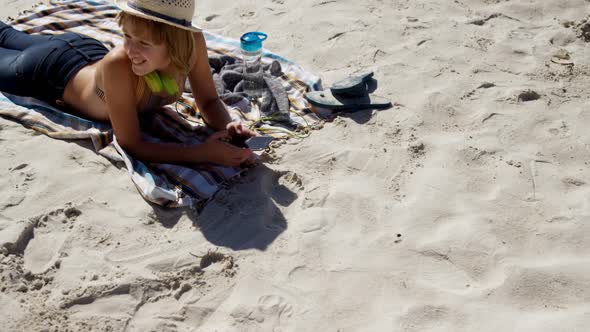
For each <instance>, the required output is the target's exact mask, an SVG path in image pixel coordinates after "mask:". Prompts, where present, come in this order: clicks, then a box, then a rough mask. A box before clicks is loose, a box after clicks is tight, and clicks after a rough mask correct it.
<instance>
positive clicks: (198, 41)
mask: <svg viewBox="0 0 590 332" xmlns="http://www.w3.org/2000/svg"><path fill="white" fill-rule="evenodd" d="M193 38H194V39H195V53H196V56H195V58H196V59H195V62H194V64H193V66H192V68H191V70H190V72H189V73H188V80H189V82H190V84H191V89H192V91H193V97H194V98H195V102H196V103H197V107H198V108H199V110H200V111H201V115H202V116H203V120H205V122H206V123H207V125H208V126H209V127H211V128H213V129H215V130H225V129H226V127H227V125H228V124H229V123H230V122H231V117H230V115H229V112H228V111H227V108H226V106H225V103H223V101H222V100H221V99H220V98H219V95H218V94H217V90H216V89H215V83H213V77H212V75H211V69H210V67H209V58H208V55H207V45H206V43H205V37H204V36H203V33H202V32H195V33H193Z"/></svg>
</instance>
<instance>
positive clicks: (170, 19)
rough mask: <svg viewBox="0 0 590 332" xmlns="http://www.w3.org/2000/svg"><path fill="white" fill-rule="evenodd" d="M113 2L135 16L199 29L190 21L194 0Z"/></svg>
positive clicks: (122, 0) (185, 27)
mask: <svg viewBox="0 0 590 332" xmlns="http://www.w3.org/2000/svg"><path fill="white" fill-rule="evenodd" d="M115 3H116V4H117V6H118V7H119V8H121V10H122V11H124V12H127V13H129V14H132V15H135V16H139V17H143V18H145V19H148V20H152V21H157V22H162V23H166V24H169V25H172V26H175V27H178V28H181V29H185V30H189V31H201V28H199V27H198V26H196V25H193V23H192V19H193V15H194V14H195V0H115Z"/></svg>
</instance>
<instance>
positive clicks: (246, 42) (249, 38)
mask: <svg viewBox="0 0 590 332" xmlns="http://www.w3.org/2000/svg"><path fill="white" fill-rule="evenodd" d="M267 37H268V36H267V35H266V34H265V33H264V32H259V31H254V32H246V33H245V34H243V35H242V37H241V38H240V46H241V52H242V58H243V60H244V92H245V93H246V94H247V95H248V97H250V99H252V100H257V99H259V98H260V97H262V96H263V93H264V87H265V86H266V84H265V82H264V75H263V71H262V63H261V58H262V42H263V41H265V40H266V38H267Z"/></svg>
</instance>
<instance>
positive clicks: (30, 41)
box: [0, 21, 52, 51]
mask: <svg viewBox="0 0 590 332" xmlns="http://www.w3.org/2000/svg"><path fill="white" fill-rule="evenodd" d="M51 37H52V36H49V35H30V34H28V33H26V32H22V31H19V30H16V29H15V28H13V27H11V26H10V25H8V24H6V23H4V22H2V21H0V47H2V48H10V49H13V50H21V51H22V50H24V49H25V48H27V47H29V46H32V45H36V44H39V43H42V42H45V41H48V40H51Z"/></svg>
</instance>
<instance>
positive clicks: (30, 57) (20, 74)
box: [15, 32, 108, 102]
mask: <svg viewBox="0 0 590 332" xmlns="http://www.w3.org/2000/svg"><path fill="white" fill-rule="evenodd" d="M107 53H108V49H107V48H106V47H105V46H104V45H103V44H102V43H101V42H99V41H98V40H96V39H93V38H90V37H86V36H83V35H80V34H76V33H71V32H67V33H64V34H61V35H58V36H52V37H50V40H48V41H47V42H45V43H42V44H39V45H35V46H31V47H29V48H27V49H26V50H24V51H23V53H22V55H21V56H20V57H19V59H18V60H17V62H16V64H15V70H16V75H17V79H18V80H20V84H22V86H26V87H27V89H31V91H30V92H27V91H25V92H26V93H27V94H29V95H30V96H32V97H37V98H39V99H42V100H45V101H49V102H54V101H55V100H59V99H61V98H62V97H63V94H64V91H65V88H66V85H67V84H68V82H69V81H70V79H72V77H74V75H75V74H76V73H77V72H78V71H79V70H80V69H82V68H83V67H84V66H86V65H88V64H90V63H92V62H95V61H97V60H100V59H102V58H103V57H104V56H105V55H106V54H107Z"/></svg>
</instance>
